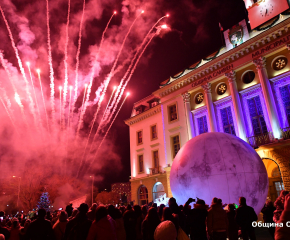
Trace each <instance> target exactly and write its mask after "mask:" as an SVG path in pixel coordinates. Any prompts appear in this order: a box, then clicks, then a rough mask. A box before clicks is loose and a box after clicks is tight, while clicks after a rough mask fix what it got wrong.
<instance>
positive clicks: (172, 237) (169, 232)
mask: <svg viewBox="0 0 290 240" xmlns="http://www.w3.org/2000/svg"><path fill="white" fill-rule="evenodd" d="M176 238H177V231H176V227H175V225H174V224H173V223H172V222H171V221H163V222H161V223H160V224H159V225H158V226H157V227H156V229H155V232H154V240H176Z"/></svg>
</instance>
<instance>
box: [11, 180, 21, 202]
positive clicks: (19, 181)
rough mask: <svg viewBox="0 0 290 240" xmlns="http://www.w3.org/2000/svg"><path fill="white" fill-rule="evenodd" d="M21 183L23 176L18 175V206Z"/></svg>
mask: <svg viewBox="0 0 290 240" xmlns="http://www.w3.org/2000/svg"><path fill="white" fill-rule="evenodd" d="M12 177H14V178H16V176H12ZM20 183H21V177H18V194H17V195H18V196H17V207H18V203H19V194H20Z"/></svg>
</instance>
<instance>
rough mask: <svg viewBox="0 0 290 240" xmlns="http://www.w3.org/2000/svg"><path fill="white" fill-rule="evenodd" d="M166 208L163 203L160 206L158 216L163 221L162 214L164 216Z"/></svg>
mask: <svg viewBox="0 0 290 240" xmlns="http://www.w3.org/2000/svg"><path fill="white" fill-rule="evenodd" d="M164 208H165V205H164V204H163V203H162V204H160V206H159V208H158V216H159V219H160V221H161V219H162V214H163V209H164Z"/></svg>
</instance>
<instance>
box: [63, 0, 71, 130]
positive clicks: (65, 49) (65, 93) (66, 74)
mask: <svg viewBox="0 0 290 240" xmlns="http://www.w3.org/2000/svg"><path fill="white" fill-rule="evenodd" d="M69 15H70V0H68V10H67V23H66V29H65V46H64V72H65V76H64V84H63V104H62V105H63V110H62V114H63V117H62V123H61V124H62V127H63V128H64V125H65V106H66V96H67V87H68V66H67V59H68V54H67V47H68V41H69V36H68V28H69Z"/></svg>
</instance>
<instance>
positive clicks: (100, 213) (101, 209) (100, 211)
mask: <svg viewBox="0 0 290 240" xmlns="http://www.w3.org/2000/svg"><path fill="white" fill-rule="evenodd" d="M107 214H108V213H107V209H106V208H105V206H98V207H97V209H96V218H95V219H96V222H98V221H100V220H101V219H102V218H104V217H107Z"/></svg>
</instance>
